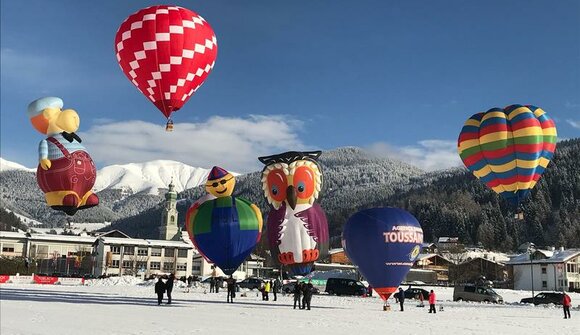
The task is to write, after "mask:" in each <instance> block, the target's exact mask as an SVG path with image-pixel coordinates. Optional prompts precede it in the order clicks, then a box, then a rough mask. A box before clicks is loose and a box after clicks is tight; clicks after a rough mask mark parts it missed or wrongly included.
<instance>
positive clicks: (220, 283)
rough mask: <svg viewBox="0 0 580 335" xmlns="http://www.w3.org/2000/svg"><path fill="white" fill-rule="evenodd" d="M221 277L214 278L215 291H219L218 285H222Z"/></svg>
mask: <svg viewBox="0 0 580 335" xmlns="http://www.w3.org/2000/svg"><path fill="white" fill-rule="evenodd" d="M222 284H223V282H222V277H217V278H216V280H215V293H220V287H221V286H222Z"/></svg>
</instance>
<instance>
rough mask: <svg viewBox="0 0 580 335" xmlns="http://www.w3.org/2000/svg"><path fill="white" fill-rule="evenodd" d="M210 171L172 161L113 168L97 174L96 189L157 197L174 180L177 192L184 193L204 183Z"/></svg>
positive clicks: (132, 164)
mask: <svg viewBox="0 0 580 335" xmlns="http://www.w3.org/2000/svg"><path fill="white" fill-rule="evenodd" d="M209 171H210V170H208V169H203V168H196V167H193V166H189V165H187V164H184V163H180V162H176V161H171V160H156V161H151V162H145V163H131V164H124V165H110V166H106V167H104V168H102V169H100V170H99V171H98V173H97V181H96V183H95V190H96V191H102V190H105V189H121V190H129V189H130V190H131V191H132V193H140V192H143V191H145V192H146V193H148V194H154V195H157V194H159V189H166V188H167V185H169V183H170V182H171V181H173V185H175V190H176V191H177V192H181V191H183V190H186V189H189V188H192V187H196V186H198V185H201V184H203V183H204V182H205V181H206V179H207V175H208V174H209Z"/></svg>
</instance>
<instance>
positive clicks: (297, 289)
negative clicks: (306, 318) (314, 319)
mask: <svg viewBox="0 0 580 335" xmlns="http://www.w3.org/2000/svg"><path fill="white" fill-rule="evenodd" d="M301 295H302V283H299V282H296V283H295V284H294V309H296V303H297V302H298V308H299V309H302V303H301V300H300V296H301Z"/></svg>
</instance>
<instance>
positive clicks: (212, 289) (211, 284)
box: [209, 277, 215, 293]
mask: <svg viewBox="0 0 580 335" xmlns="http://www.w3.org/2000/svg"><path fill="white" fill-rule="evenodd" d="M214 292H215V277H211V278H210V279H209V293H214Z"/></svg>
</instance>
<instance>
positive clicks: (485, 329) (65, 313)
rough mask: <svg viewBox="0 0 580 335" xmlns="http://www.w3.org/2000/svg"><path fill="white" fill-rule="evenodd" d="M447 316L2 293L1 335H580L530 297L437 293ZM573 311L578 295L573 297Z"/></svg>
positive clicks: (376, 307) (194, 299)
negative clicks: (525, 301)
mask: <svg viewBox="0 0 580 335" xmlns="http://www.w3.org/2000/svg"><path fill="white" fill-rule="evenodd" d="M436 290H437V291H438V293H439V296H438V299H439V300H440V305H442V306H443V307H444V311H442V312H438V313H437V314H435V315H433V314H429V313H427V311H428V308H419V307H416V306H415V303H414V301H409V300H407V303H406V304H405V306H406V307H405V312H399V311H396V310H397V309H398V308H396V307H398V306H395V305H394V303H393V309H394V310H395V311H391V312H384V311H382V302H381V301H380V300H379V299H378V298H376V297H373V298H354V297H334V296H327V295H320V296H314V298H313V301H312V305H313V308H312V310H310V311H307V310H298V309H296V310H294V309H292V306H291V304H292V297H290V296H279V299H278V301H275V302H274V301H262V300H261V298H259V297H257V294H256V293H255V292H249V294H248V296H247V297H240V296H239V294H238V298H237V299H236V303H235V304H227V303H226V302H225V300H226V295H225V292H220V293H218V294H204V293H203V289H197V290H196V291H195V292H189V293H186V292H185V290H184V289H183V288H176V289H175V291H174V293H173V299H174V303H173V304H172V305H171V306H167V305H163V306H157V305H156V301H155V298H154V294H153V287H151V286H145V285H130V286H106V285H104V286H51V285H45V286H42V285H16V284H4V285H1V286H0V333H1V334H2V335H12V334H26V335H32V334H59V335H65V334H75V335H81V334H82V335H85V334H156V335H163V334H297V333H298V334H305V333H312V334H316V335H318V334H356V335H363V334H397V335H400V334H494V335H499V334H526V335H529V334H558V335H564V334H578V329H579V328H580V313H579V312H578V310H573V311H572V319H571V320H563V314H562V310H561V309H560V308H557V307H541V306H539V307H534V306H529V305H525V306H524V305H518V304H511V303H512V302H516V301H519V299H520V298H521V297H523V296H527V293H526V292H514V291H505V290H499V291H500V294H502V295H504V299H505V300H506V302H507V304H505V305H487V304H478V303H465V302H463V303H455V302H452V301H449V300H451V296H452V289H448V288H437V289H436ZM572 300H573V304H574V305H575V306H576V305H578V304H579V303H580V295H579V294H574V295H572Z"/></svg>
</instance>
